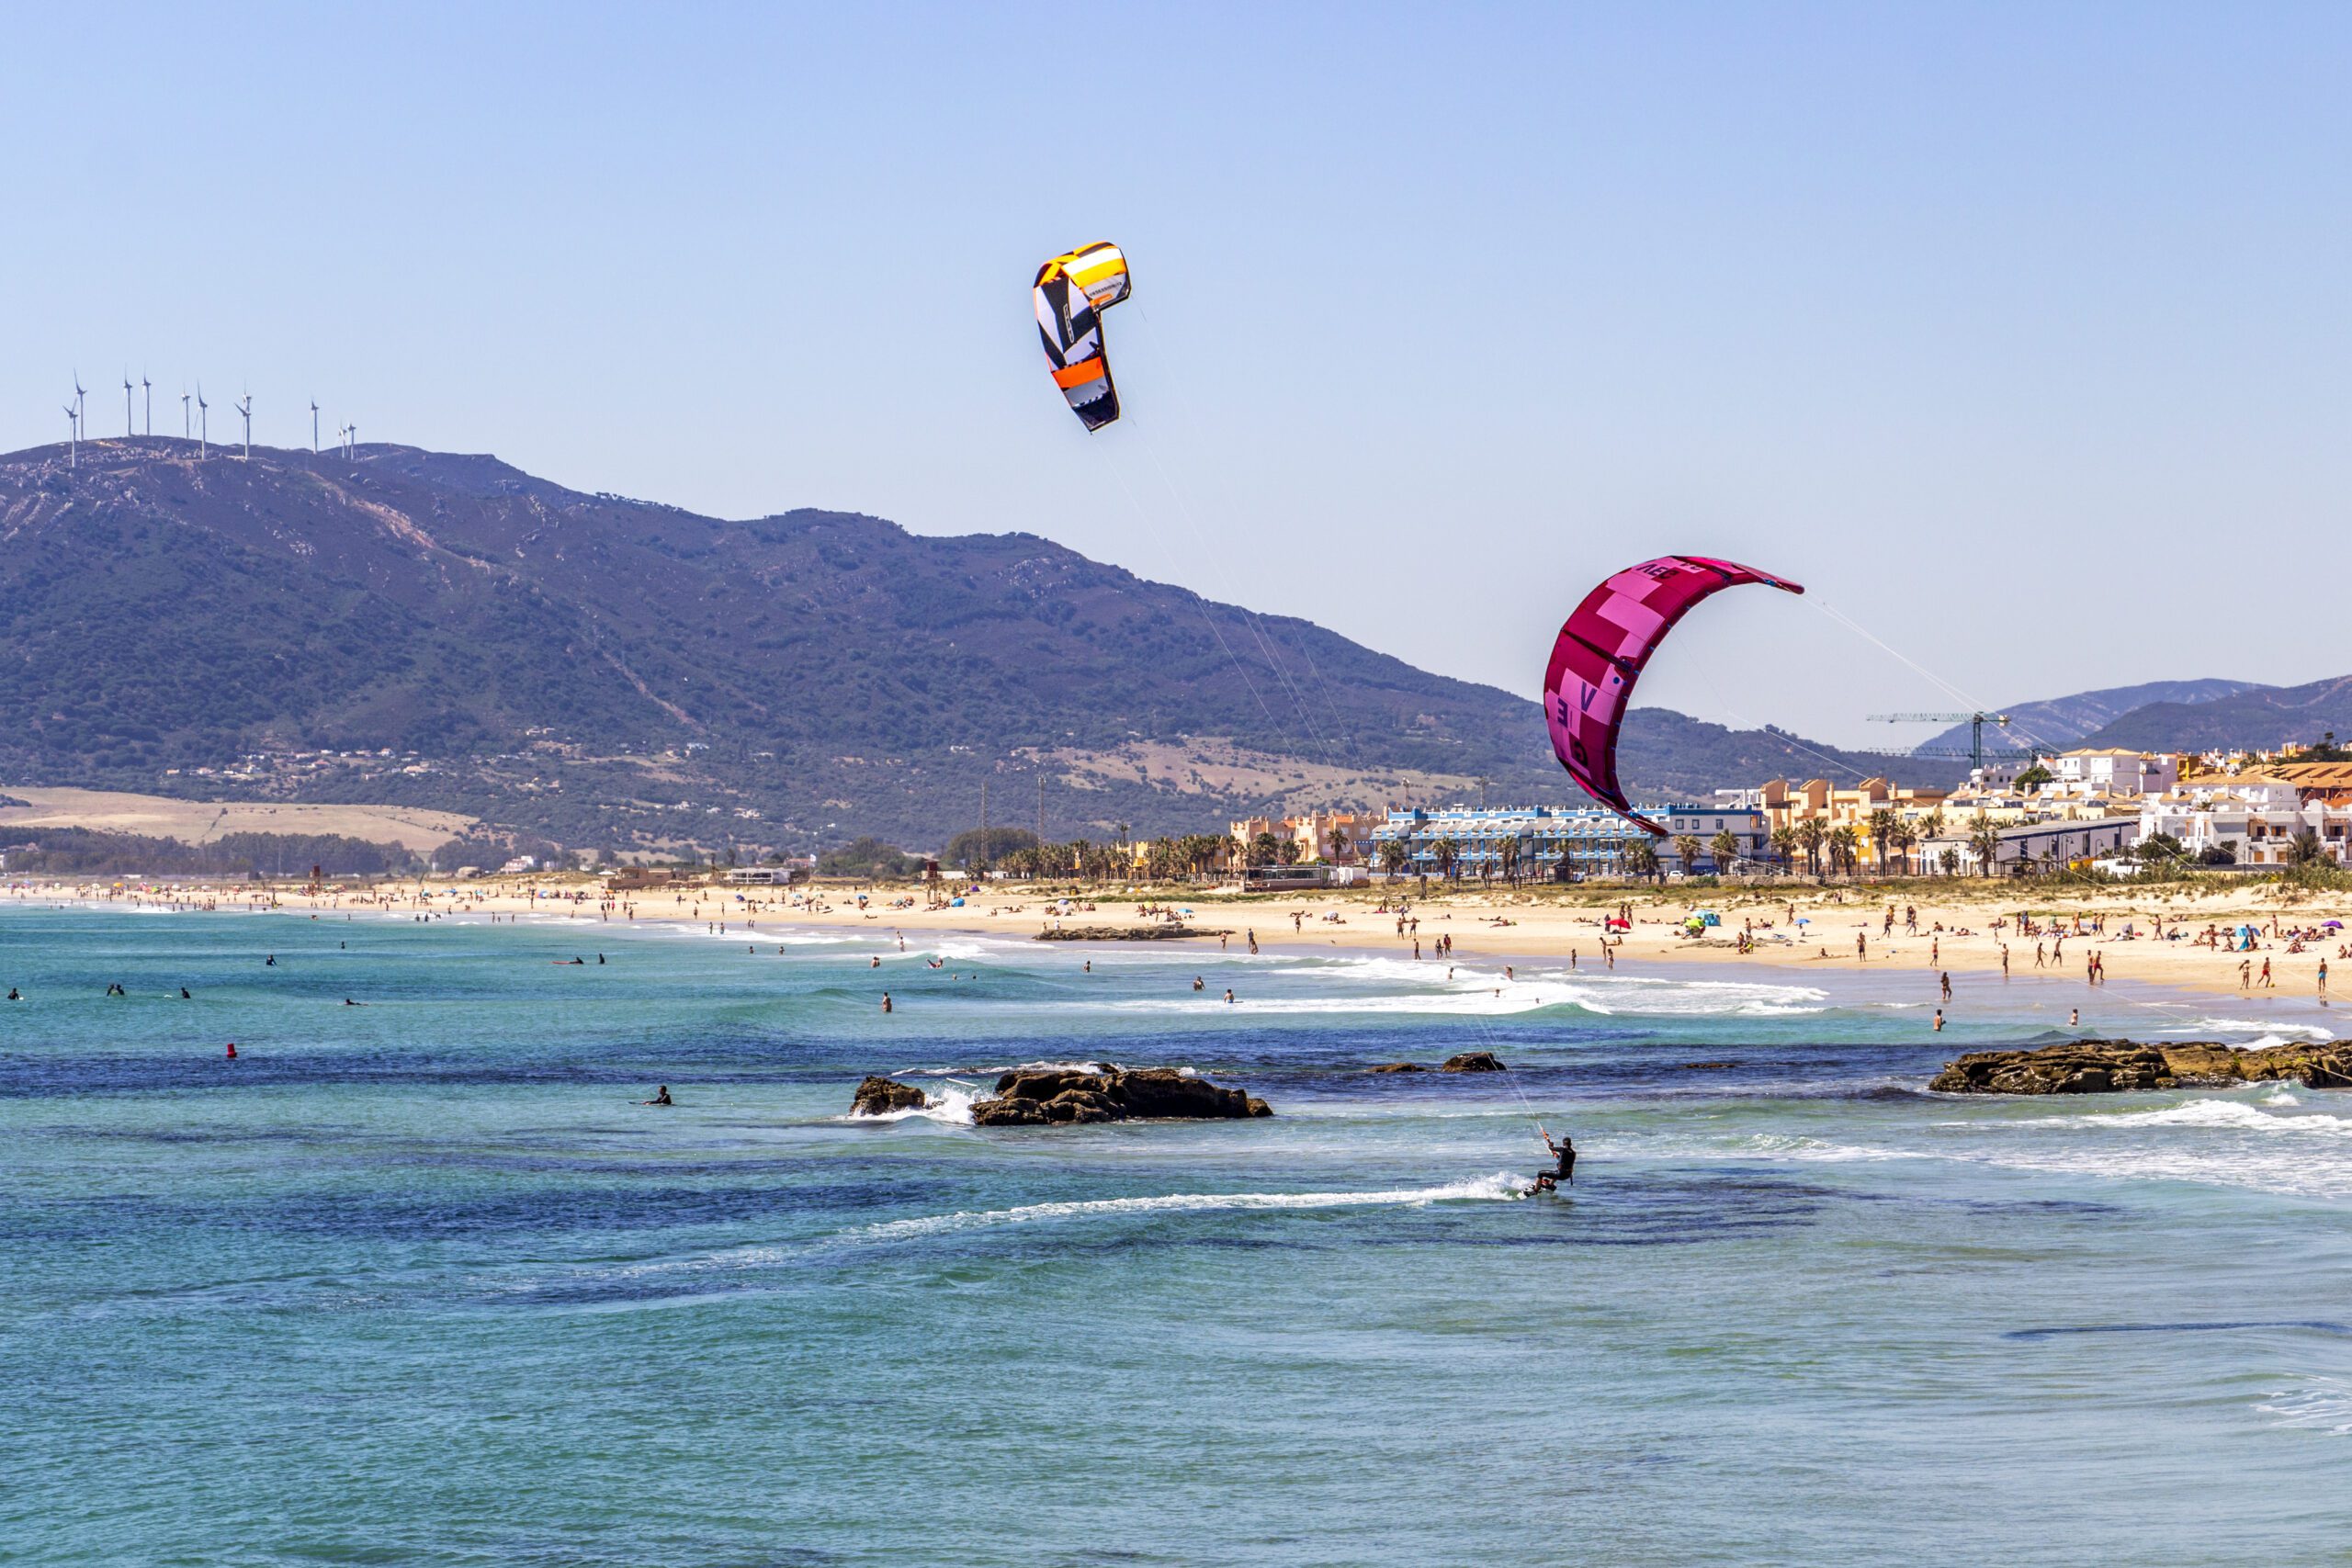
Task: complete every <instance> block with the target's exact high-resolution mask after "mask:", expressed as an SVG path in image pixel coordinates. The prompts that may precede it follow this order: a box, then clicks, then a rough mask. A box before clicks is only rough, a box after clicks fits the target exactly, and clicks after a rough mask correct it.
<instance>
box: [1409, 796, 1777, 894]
mask: <svg viewBox="0 0 2352 1568" xmlns="http://www.w3.org/2000/svg"><path fill="white" fill-rule="evenodd" d="M1641 809H1642V811H1643V814H1644V815H1645V816H1647V817H1649V818H1651V820H1653V821H1655V822H1657V824H1658V825H1659V826H1660V827H1662V828H1664V829H1666V830H1667V833H1668V837H1667V838H1665V839H1653V838H1652V837H1651V836H1650V835H1649V834H1647V833H1645V832H1644V831H1643V830H1642V829H1639V828H1636V827H1634V825H1633V824H1632V823H1631V822H1628V821H1626V820H1625V819H1624V818H1623V817H1620V816H1618V815H1617V813H1615V812H1614V811H1611V810H1609V809H1607V808H1606V807H1599V806H1586V807H1573V806H1512V807H1493V808H1489V807H1475V806H1450V807H1410V808H1408V809H1404V810H1392V811H1390V812H1389V813H1388V817H1387V819H1386V820H1385V821H1384V822H1383V823H1381V825H1380V826H1379V827H1377V828H1375V829H1373V831H1372V859H1373V860H1374V862H1375V863H1384V864H1385V863H1386V857H1385V855H1384V854H1383V851H1384V849H1385V846H1386V845H1388V844H1391V843H1398V844H1402V845H1403V846H1404V852H1405V866H1404V874H1406V875H1408V876H1412V875H1429V876H1438V875H1442V874H1444V871H1445V863H1446V859H1447V856H1448V854H1449V853H1450V854H1451V857H1452V860H1453V874H1455V875H1456V876H1472V877H1476V876H1508V875H1510V874H1513V873H1516V874H1519V875H1520V876H1521V877H1540V878H1547V879H1548V878H1563V877H1566V876H1569V875H1585V876H1623V875H1624V874H1625V872H1626V865H1627V859H1626V857H1627V854H1628V852H1630V851H1631V850H1632V849H1633V847H1634V845H1635V844H1640V843H1647V844H1649V845H1651V846H1652V847H1653V848H1654V849H1655V850H1656V851H1657V856H1658V862H1659V865H1660V868H1661V870H1662V871H1663V872H1664V873H1665V874H1668V875H1674V874H1707V873H1712V872H1726V871H1736V870H1745V869H1748V868H1749V867H1751V866H1753V865H1756V864H1758V863H1761V862H1762V861H1763V859H1764V857H1765V855H1766V853H1767V852H1768V840H1769V839H1770V833H1769V830H1768V829H1766V827H1765V819H1764V814H1763V812H1761V811H1759V810H1756V809H1753V808H1749V807H1735V806H1702V805H1679V806H1665V807H1642V808H1641ZM1724 833H1729V834H1730V835H1731V836H1732V837H1733V839H1734V840H1736V841H1737V844H1738V849H1737V851H1736V853H1734V854H1733V855H1732V856H1731V857H1730V860H1729V862H1728V863H1724V864H1718V863H1717V857H1716V853H1715V846H1714V840H1715V839H1716V837H1717V836H1718V835H1720V834H1724ZM1683 838H1691V839H1696V840H1698V841H1699V851H1698V854H1697V855H1696V857H1695V858H1694V860H1693V863H1691V865H1689V866H1685V865H1684V864H1683V863H1682V852H1681V850H1680V848H1679V845H1678V843H1677V840H1679V839H1683ZM1442 846H1450V849H1448V848H1444V847H1442Z"/></svg>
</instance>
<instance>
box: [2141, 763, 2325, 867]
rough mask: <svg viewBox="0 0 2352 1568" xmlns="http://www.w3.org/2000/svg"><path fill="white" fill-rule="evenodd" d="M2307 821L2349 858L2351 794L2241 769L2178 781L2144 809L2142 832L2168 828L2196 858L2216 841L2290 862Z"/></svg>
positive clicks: (2247, 861)
mask: <svg viewBox="0 0 2352 1568" xmlns="http://www.w3.org/2000/svg"><path fill="white" fill-rule="evenodd" d="M2304 829H2310V830H2311V831H2312V834H2313V835H2315V836H2316V837H2317V838H2318V840H2319V846H2320V852H2321V853H2322V854H2324V855H2325V856H2326V857H2327V858H2328V859H2330V860H2333V861H2335V862H2336V863H2339V864H2341V863H2344V862H2345V861H2346V858H2347V845H2352V801H2345V800H2341V799H2331V798H2329V792H2325V791H2317V790H2305V789H2300V788H2298V787H2297V786H2296V785H2295V784H2291V783H2289V782H2288V781H2286V780H2284V779H2277V778H2271V777H2269V776H2267V775H2266V774H2261V773H2243V774H2239V775H2236V776H2234V777H2229V776H2223V777H2217V778H2212V779H2204V780H2197V781H2193V782H2191V783H2189V784H2185V785H2176V786H2175V787H2174V788H2173V789H2172V790H2170V791H2169V792H2167V793H2166V794H2165V795H2160V796H2155V797H2153V798H2151V799H2150V800H2148V801H2147V802H2146V804H2145V805H2143V807H2141V810H2140V836H2141V837H2142V838H2143V839H2144V838H2147V837H2150V836H2151V835H2154V834H2156V833H2169V834H2171V835H2172V836H2173V837H2174V838H2176V839H2178V840H2180V841H2181V843H2182V845H2183V846H2185V847H2186V849H2187V850H2188V854H2189V855H2190V856H2191V857H2192V858H2194V857H2196V856H2198V855H2199V854H2202V853H2203V852H2205V851H2207V850H2209V849H2211V848H2213V847H2215V846H2217V845H2218V846H2220V847H2222V848H2223V849H2226V850H2228V851H2230V852H2231V853H2232V854H2233V856H2234V857H2235V858H2236V861H2237V863H2238V864H2240V865H2285V864H2286V863H2288V851H2289V847H2290V845H2291V844H2293V842H2294V840H2295V835H2296V834H2298V833H2300V832H2301V831H2303V830H2304Z"/></svg>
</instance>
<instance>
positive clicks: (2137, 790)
mask: <svg viewBox="0 0 2352 1568" xmlns="http://www.w3.org/2000/svg"><path fill="white" fill-rule="evenodd" d="M2041 765H2042V766H2043V767H2045V768H2048V769H2049V770H2050V772H2051V774H2052V777H2051V781H2050V783H2049V784H2046V785H2044V786H2043V787H2044V788H2045V789H2047V790H2049V791H2050V792H2052V793H2053V794H2058V795H2078V796H2079V795H2109V796H2115V795H2162V794H2164V793H2165V791H2166V790H2168V789H2170V788H2172V786H2173V785H2174V784H2176V783H2177V782H2178V781H2179V778H2180V758H2179V757H2178V756H2177V755H2175V754H2174V753H2172V752H2169V751H2153V752H2151V751H2126V750H2118V749H2116V748H2113V747H2089V748H2085V749H2083V750H2076V751H2062V752H2060V753H2059V754H2058V755H2057V756H2055V757H2050V758H2046V759H2044V760H2043V761H2042V764H2041Z"/></svg>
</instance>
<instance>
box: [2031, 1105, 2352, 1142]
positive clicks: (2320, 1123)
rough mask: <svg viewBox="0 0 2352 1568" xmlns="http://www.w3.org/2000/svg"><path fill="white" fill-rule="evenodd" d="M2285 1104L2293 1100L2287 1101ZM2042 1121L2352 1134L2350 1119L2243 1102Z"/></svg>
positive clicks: (2079, 1124)
mask: <svg viewBox="0 0 2352 1568" xmlns="http://www.w3.org/2000/svg"><path fill="white" fill-rule="evenodd" d="M2271 1103H2274V1104H2275V1103H2277V1101H2275V1100H2274V1101H2272V1102H2271ZM2288 1103H2289V1104H2293V1103H2295V1101H2293V1100H2289V1101H2288ZM2041 1120H2042V1122H2043V1124H2044V1125H2057V1126H2068V1127H2220V1128H2228V1129H2231V1130H2233V1131H2237V1132H2252V1133H2300V1134H2305V1135H2319V1136H2333V1137H2344V1136H2347V1135H2352V1120H2347V1119H2346V1118H2345V1117H2342V1116H2329V1115H2326V1114H2324V1112H2320V1111H2306V1112H2304V1113H2303V1114H2301V1115H2297V1116H2274V1115H2272V1114H2271V1113H2270V1112H2269V1111H2265V1110H2263V1109H2262V1107H2261V1106H2259V1105H2249V1104H2247V1103H2246V1102H2245V1100H2189V1101H2188V1102H2187V1103H2186V1104H2183V1105H2167V1106H2165V1107H2163V1108H2162V1109H2160V1110H2155V1111H2114V1112H2110V1113H2109V1114H2106V1115H2088V1116H2053V1117H2046V1118H2042V1119H2041ZM2029 1125H2030V1123H2029Z"/></svg>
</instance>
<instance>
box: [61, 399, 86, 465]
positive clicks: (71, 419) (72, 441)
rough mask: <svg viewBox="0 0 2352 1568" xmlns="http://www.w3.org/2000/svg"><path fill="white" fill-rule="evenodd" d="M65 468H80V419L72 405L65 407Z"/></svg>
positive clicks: (68, 404)
mask: <svg viewBox="0 0 2352 1568" xmlns="http://www.w3.org/2000/svg"><path fill="white" fill-rule="evenodd" d="M65 428H66V432H67V434H66V437H65V443H66V445H65V466H66V467H67V468H80V467H81V466H82V418H81V416H80V415H79V414H77V413H75V412H74V405H73V404H72V403H67V404H66V405H65Z"/></svg>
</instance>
